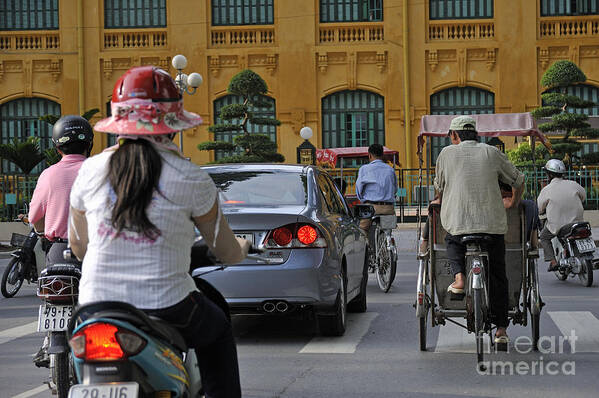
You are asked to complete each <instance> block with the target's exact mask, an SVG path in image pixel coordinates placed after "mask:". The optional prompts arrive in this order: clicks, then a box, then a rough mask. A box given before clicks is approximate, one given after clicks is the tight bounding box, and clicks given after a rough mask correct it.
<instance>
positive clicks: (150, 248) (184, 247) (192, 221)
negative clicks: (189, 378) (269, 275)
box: [69, 66, 250, 397]
mask: <svg viewBox="0 0 599 398" xmlns="http://www.w3.org/2000/svg"><path fill="white" fill-rule="evenodd" d="M111 109H112V115H113V116H111V117H109V118H107V119H103V120H101V121H99V122H98V123H96V125H95V127H94V128H95V130H97V131H101V132H107V133H113V134H118V135H119V137H118V140H117V141H118V145H117V146H116V147H112V148H109V149H107V150H105V151H104V152H102V153H101V154H99V155H97V156H94V157H92V158H90V159H88V160H87V161H86V162H84V164H83V165H82V167H81V170H80V172H79V175H78V177H77V179H76V181H75V184H74V185H73V189H72V192H71V209H70V214H71V218H70V225H69V241H70V243H71V248H72V250H73V253H74V254H75V255H76V256H77V257H78V258H80V259H83V267H82V276H81V282H80V288H79V292H80V293H79V304H87V303H90V302H97V301H108V300H110V301H123V302H127V303H129V304H132V305H134V306H136V307H138V308H140V309H142V310H144V311H146V312H147V313H149V314H151V315H154V316H158V317H160V318H162V319H164V320H165V321H167V322H170V323H171V324H172V325H173V326H175V327H176V328H178V329H179V330H180V332H181V334H182V335H183V337H184V338H185V340H186V342H187V344H188V345H189V346H190V347H193V348H194V349H196V353H197V357H198V362H199V366H200V373H201V376H202V384H203V386H204V391H205V393H206V397H239V396H241V388H240V384H239V369H238V364H237V352H236V347H235V342H234V339H233V334H232V330H231V325H230V323H229V321H228V319H227V317H226V316H225V314H224V312H223V311H222V310H221V309H220V308H219V307H218V306H216V305H215V304H214V303H213V302H211V301H210V300H209V299H207V298H206V297H205V296H204V295H203V294H201V293H200V292H199V291H198V290H197V288H196V285H195V283H194V280H193V279H192V278H191V276H190V275H189V273H188V271H189V262H190V248H191V246H192V244H193V241H194V237H195V236H194V235H195V234H194V228H193V227H194V225H195V226H196V227H197V228H198V229H199V230H200V232H201V233H202V235H203V237H204V239H206V241H207V242H208V244H209V245H210V246H211V250H212V251H213V252H214V254H215V255H216V256H217V257H218V258H219V259H220V260H222V261H223V262H225V263H233V264H234V263H237V262H240V261H241V260H242V259H243V258H245V257H246V255H247V252H248V250H249V247H250V244H249V242H248V241H246V240H244V239H238V238H236V237H235V235H234V234H233V232H232V231H231V229H230V227H229V225H228V224H227V222H226V220H225V218H224V217H223V216H222V215H221V212H220V209H219V204H218V195H217V190H216V187H215V185H214V183H213V182H212V180H211V179H210V177H209V176H208V174H207V173H205V172H204V171H203V170H201V168H200V167H199V166H197V165H195V164H193V163H191V162H189V161H188V160H186V159H185V158H183V156H182V155H181V153H180V152H179V149H178V148H177V146H176V145H174V144H173V143H172V138H173V137H174V134H175V133H176V132H178V131H181V130H184V129H187V128H191V127H194V126H197V125H199V124H200V123H201V122H202V119H201V118H200V116H198V115H196V114H193V113H189V112H186V111H185V110H183V100H182V97H181V94H180V92H179V90H178V88H177V86H176V85H175V82H174V80H173V79H172V78H171V77H170V76H169V75H168V73H166V72H165V71H163V70H161V69H158V68H155V67H152V66H142V67H134V68H131V69H130V70H128V71H127V72H126V73H125V74H124V75H123V76H121V78H120V79H119V80H118V81H117V83H116V85H115V87H114V91H113V94H112V101H111ZM84 256H85V257H84Z"/></svg>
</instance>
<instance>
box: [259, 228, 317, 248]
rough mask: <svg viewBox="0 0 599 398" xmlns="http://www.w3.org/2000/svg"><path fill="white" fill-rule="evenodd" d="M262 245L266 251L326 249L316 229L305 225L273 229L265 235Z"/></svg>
mask: <svg viewBox="0 0 599 398" xmlns="http://www.w3.org/2000/svg"><path fill="white" fill-rule="evenodd" d="M263 244H264V248H266V249H281V248H289V249H292V248H313V247H327V242H326V240H325V238H324V237H323V236H322V234H321V233H320V232H319V230H318V228H316V227H315V226H314V225H310V224H305V223H297V224H288V225H283V226H281V227H279V228H275V229H273V230H272V231H270V232H269V233H268V234H267V235H266V238H265V239H264V242H263Z"/></svg>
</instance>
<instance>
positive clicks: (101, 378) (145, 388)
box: [67, 245, 270, 398]
mask: <svg viewBox="0 0 599 398" xmlns="http://www.w3.org/2000/svg"><path fill="white" fill-rule="evenodd" d="M194 246H195V245H194ZM197 248H198V250H204V248H202V247H201V245H198V246H197ZM192 253H193V248H192ZM199 257H203V258H204V260H205V261H212V260H211V259H209V258H208V255H207V253H205V252H203V253H200V254H199V255H198V254H197V253H196V254H192V258H194V259H196V260H197V259H198V258H199ZM248 257H250V256H248ZM252 257H253V258H254V259H256V260H258V261H263V262H265V263H268V262H269V261H270V259H269V258H265V257H260V256H258V255H254V256H252ZM224 268H225V266H224V265H217V264H210V263H206V262H204V263H203V266H202V267H201V268H195V269H193V271H192V277H193V278H194V280H195V282H196V286H197V287H198V289H199V290H200V291H201V292H202V293H203V294H204V295H205V296H206V297H207V298H209V299H210V300H212V301H213V302H214V303H215V304H217V305H218V306H219V307H220V308H221V309H222V310H223V311H224V312H225V314H226V315H227V316H228V317H230V315H229V308H228V305H227V302H226V300H225V299H224V297H223V296H222V295H221V294H220V293H219V292H218V290H216V289H215V288H214V287H213V286H212V285H210V284H209V283H208V282H206V281H205V280H204V279H202V276H203V275H205V274H206V273H210V272H214V271H218V270H223V269H224ZM67 334H68V339H69V345H70V347H71V351H72V356H73V362H74V368H75V371H76V375H77V380H78V382H79V383H80V384H76V385H73V386H72V387H71V389H70V391H69V398H89V397H92V398H95V397H98V398H101V397H105V398H115V397H117V398H137V397H149V396H152V397H172V398H180V397H190V398H191V397H193V398H195V397H201V396H202V383H201V378H200V372H199V366H198V362H197V358H196V355H195V351H194V350H193V349H188V347H187V345H186V343H185V341H184V339H183V337H182V336H181V334H180V333H179V332H178V331H177V330H176V329H175V328H173V327H172V326H170V325H169V324H167V323H166V322H164V321H162V320H161V319H159V318H156V317H153V316H149V315H147V314H146V313H144V312H143V311H141V310H139V309H137V308H135V307H134V306H132V305H130V304H127V303H123V302H114V301H105V302H96V303H91V304H87V305H83V306H81V307H79V308H78V309H77V310H76V311H75V313H74V314H73V317H72V320H71V322H70V323H69V327H68V331H67Z"/></svg>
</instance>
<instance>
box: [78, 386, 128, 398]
mask: <svg viewBox="0 0 599 398" xmlns="http://www.w3.org/2000/svg"><path fill="white" fill-rule="evenodd" d="M138 391H139V384H137V383H110V384H87V385H85V384H76V385H74V386H72V387H71V389H70V390H69V398H137V393H138Z"/></svg>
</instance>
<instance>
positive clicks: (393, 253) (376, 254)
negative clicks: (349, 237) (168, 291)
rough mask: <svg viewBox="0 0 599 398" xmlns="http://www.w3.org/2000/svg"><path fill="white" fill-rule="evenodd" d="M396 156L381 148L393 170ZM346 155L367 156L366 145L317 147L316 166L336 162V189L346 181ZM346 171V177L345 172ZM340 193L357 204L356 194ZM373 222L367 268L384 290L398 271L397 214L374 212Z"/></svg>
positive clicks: (334, 163) (385, 159) (348, 156)
mask: <svg viewBox="0 0 599 398" xmlns="http://www.w3.org/2000/svg"><path fill="white" fill-rule="evenodd" d="M398 155H399V153H398V152H397V151H394V150H391V149H389V148H387V147H383V160H384V161H385V162H391V164H392V165H393V166H392V167H393V169H394V170H396V169H395V166H398V165H399V156H398ZM348 158H349V159H356V158H368V147H347V148H326V149H317V150H316V163H317V164H318V165H319V166H326V167H330V168H335V166H336V165H337V161H339V166H340V168H339V174H338V175H333V177H335V179H337V178H338V179H339V181H340V182H341V185H340V186H339V189H341V190H342V191H344V188H343V181H345V180H344V177H343V164H344V160H345V159H348ZM346 170H347V168H346ZM396 173H397V172H396ZM331 174H332V173H331ZM345 174H346V177H347V174H348V173H347V171H346V173H345ZM351 177H352V176H350V179H351ZM346 182H347V181H346ZM354 184H355V179H353V180H352V184H351V185H354ZM347 185H350V184H347ZM343 195H344V196H345V199H346V201H347V203H348V205H349V206H350V207H353V206H354V205H355V204H357V203H360V201H359V200H358V198H357V196H356V195H355V194H349V195H347V194H345V192H343ZM372 222H373V227H372V229H371V234H372V236H373V240H372V241H373V243H374V247H373V248H372V249H373V250H372V251H371V255H370V256H369V265H368V269H369V271H370V272H374V273H375V274H376V281H377V284H378V286H379V288H380V289H381V290H382V291H383V292H385V293H387V292H388V291H389V289H391V285H392V284H393V281H394V280H395V273H396V270H397V246H396V244H395V238H393V234H392V231H393V229H394V228H395V227H396V226H397V216H396V215H395V214H393V215H375V216H374V217H373V218H372Z"/></svg>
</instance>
